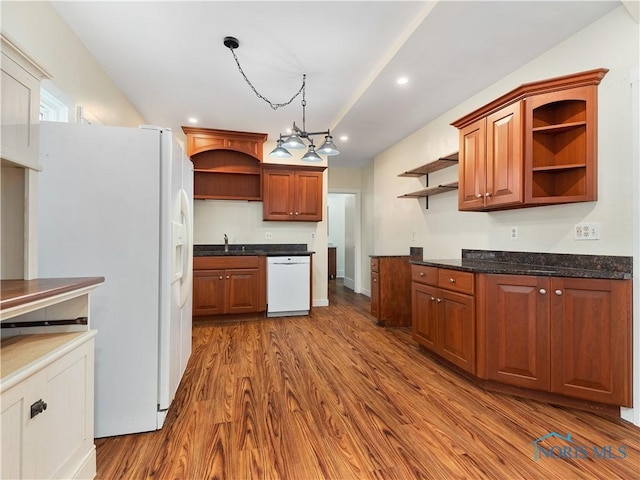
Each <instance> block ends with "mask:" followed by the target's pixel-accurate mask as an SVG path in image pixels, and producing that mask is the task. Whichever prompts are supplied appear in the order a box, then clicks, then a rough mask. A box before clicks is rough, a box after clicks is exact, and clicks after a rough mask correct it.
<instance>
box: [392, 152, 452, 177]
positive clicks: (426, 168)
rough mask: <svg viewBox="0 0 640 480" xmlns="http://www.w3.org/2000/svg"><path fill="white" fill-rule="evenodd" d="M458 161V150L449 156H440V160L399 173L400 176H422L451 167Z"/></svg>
mask: <svg viewBox="0 0 640 480" xmlns="http://www.w3.org/2000/svg"><path fill="white" fill-rule="evenodd" d="M457 163H458V152H454V153H451V154H449V155H447V156H444V157H440V158H439V159H438V160H435V161H433V162H430V163H427V164H425V165H422V166H420V167H418V168H414V169H412V170H407V171H406V172H404V173H401V174H399V175H398V176H399V177H421V176H422V175H429V174H430V173H433V172H437V171H438V170H442V169H443V168H447V167H451V166H453V165H456V164H457Z"/></svg>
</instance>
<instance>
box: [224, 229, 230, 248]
mask: <svg viewBox="0 0 640 480" xmlns="http://www.w3.org/2000/svg"><path fill="white" fill-rule="evenodd" d="M224 251H225V252H228V251H229V237H227V234H226V233H225V234H224Z"/></svg>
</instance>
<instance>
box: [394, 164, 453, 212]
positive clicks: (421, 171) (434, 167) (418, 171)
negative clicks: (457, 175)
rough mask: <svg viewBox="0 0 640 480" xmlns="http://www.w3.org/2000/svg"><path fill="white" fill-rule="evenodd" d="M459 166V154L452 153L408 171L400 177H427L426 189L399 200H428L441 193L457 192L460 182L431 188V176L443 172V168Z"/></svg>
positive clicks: (406, 194) (427, 203)
mask: <svg viewBox="0 0 640 480" xmlns="http://www.w3.org/2000/svg"><path fill="white" fill-rule="evenodd" d="M457 164H458V152H455V153H451V154H449V155H446V156H444V157H440V158H439V159H437V160H435V161H433V162H429V163H427V164H425V165H421V166H419V167H417V168H414V169H412V170H407V171H406V172H404V173H401V174H399V175H398V176H399V177H421V176H423V175H425V176H426V185H425V186H426V187H427V188H424V189H422V190H418V191H417V192H411V193H405V194H404V195H399V196H398V198H426V197H430V196H431V195H437V194H439V193H444V192H450V191H451V190H456V189H457V188H458V182H457V181H456V182H450V183H444V184H441V185H437V186H433V187H429V174H430V173H433V172H437V171H438V170H442V169H443V168H447V167H452V166H453V165H457ZM426 208H429V199H428V198H426Z"/></svg>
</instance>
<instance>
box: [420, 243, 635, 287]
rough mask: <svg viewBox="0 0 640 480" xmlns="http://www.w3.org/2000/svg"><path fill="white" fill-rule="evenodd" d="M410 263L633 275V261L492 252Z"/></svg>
mask: <svg viewBox="0 0 640 480" xmlns="http://www.w3.org/2000/svg"><path fill="white" fill-rule="evenodd" d="M411 263H413V264H415V265H426V266H432V267H441V268H450V269H452V270H460V271H465V272H474V273H496V274H504V275H534V276H544V277H574V278H601V279H611V280H625V279H630V278H632V272H633V268H632V267H633V258H632V257H618V256H608V255H571V254H563V253H533V252H502V251H493V250H462V258H460V259H442V260H420V259H416V258H412V259H411Z"/></svg>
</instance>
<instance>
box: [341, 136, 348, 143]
mask: <svg viewBox="0 0 640 480" xmlns="http://www.w3.org/2000/svg"><path fill="white" fill-rule="evenodd" d="M347 140H349V137H347V136H346V135H342V136H341V137H340V141H342V142H346V141H347Z"/></svg>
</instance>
